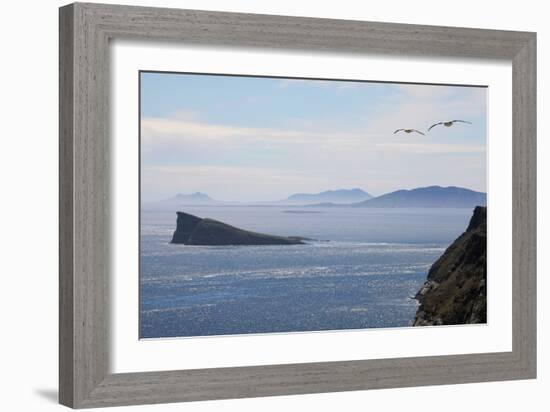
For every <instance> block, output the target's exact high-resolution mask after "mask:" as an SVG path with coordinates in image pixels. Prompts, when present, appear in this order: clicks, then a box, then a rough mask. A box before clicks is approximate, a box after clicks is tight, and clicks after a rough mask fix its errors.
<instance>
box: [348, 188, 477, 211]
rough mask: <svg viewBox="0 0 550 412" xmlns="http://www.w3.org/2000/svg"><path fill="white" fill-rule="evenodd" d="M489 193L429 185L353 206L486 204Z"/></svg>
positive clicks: (454, 205)
mask: <svg viewBox="0 0 550 412" xmlns="http://www.w3.org/2000/svg"><path fill="white" fill-rule="evenodd" d="M486 204H487V194H486V193H482V192H475V191H473V190H470V189H464V188H462V187H456V186H449V187H441V186H429V187H419V188H417V189H411V190H397V191H395V192H391V193H387V194H385V195H382V196H378V197H375V198H372V199H369V200H366V201H363V202H358V203H354V204H353V205H352V206H353V207H449V208H452V207H457V208H463V207H467V208H473V207H475V206H485V205H486Z"/></svg>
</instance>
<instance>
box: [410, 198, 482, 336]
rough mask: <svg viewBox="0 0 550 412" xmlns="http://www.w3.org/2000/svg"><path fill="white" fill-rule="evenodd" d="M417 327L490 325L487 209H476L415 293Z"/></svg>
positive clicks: (414, 323) (415, 320)
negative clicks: (464, 229)
mask: <svg viewBox="0 0 550 412" xmlns="http://www.w3.org/2000/svg"><path fill="white" fill-rule="evenodd" d="M415 297H416V299H418V301H419V303H420V306H419V308H418V310H417V313H416V317H415V319H414V322H413V325H414V326H427V325H457V324H467V323H486V322H487V208H486V207H481V206H477V207H476V208H475V209H474V213H473V216H472V218H471V220H470V224H469V225H468V228H467V230H466V232H464V233H463V234H462V235H460V236H459V237H458V238H457V239H456V240H455V241H454V242H453V244H451V246H449V247H448V248H447V250H446V251H445V253H443V255H442V256H441V257H440V258H439V259H438V260H437V261H436V262H435V263H434V264H433V265H432V267H431V268H430V270H429V272H428V279H427V281H426V282H425V283H424V285H423V286H422V288H421V289H420V290H419V291H418V293H417V294H416V296H415Z"/></svg>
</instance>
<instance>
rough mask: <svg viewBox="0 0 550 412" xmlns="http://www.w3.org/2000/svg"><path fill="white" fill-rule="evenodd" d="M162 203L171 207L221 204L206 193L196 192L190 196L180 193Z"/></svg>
mask: <svg viewBox="0 0 550 412" xmlns="http://www.w3.org/2000/svg"><path fill="white" fill-rule="evenodd" d="M161 203H163V204H169V205H187V206H204V205H215V204H220V203H221V202H219V201H217V200H214V199H212V198H211V197H210V196H208V195H207V194H206V193H201V192H195V193H190V194H185V193H178V194H177V195H175V196H173V197H170V198H168V199H164V200H162V201H161Z"/></svg>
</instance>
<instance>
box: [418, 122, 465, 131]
mask: <svg viewBox="0 0 550 412" xmlns="http://www.w3.org/2000/svg"><path fill="white" fill-rule="evenodd" d="M455 123H468V124H472V122H468V121H466V120H449V121H448V122H439V123H435V124H432V125H431V126H430V128H429V129H428V132H429V131H430V130H432V129H433V128H434V127H435V126H439V125H443V126H445V127H451V126H452V125H453V124H455Z"/></svg>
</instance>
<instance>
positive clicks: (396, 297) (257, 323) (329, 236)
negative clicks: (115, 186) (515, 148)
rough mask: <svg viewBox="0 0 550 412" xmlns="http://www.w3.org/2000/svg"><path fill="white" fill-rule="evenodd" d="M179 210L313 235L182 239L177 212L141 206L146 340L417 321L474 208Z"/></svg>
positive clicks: (142, 305) (142, 302)
mask: <svg viewBox="0 0 550 412" xmlns="http://www.w3.org/2000/svg"><path fill="white" fill-rule="evenodd" d="M179 210H182V211H184V212H186V213H191V214H194V215H197V216H200V217H209V218H213V219H217V220H220V221H222V222H225V223H227V224H231V225H233V226H237V227H239V228H242V229H246V230H252V231H257V232H263V233H268V234H273V235H282V236H303V237H307V238H311V239H314V240H312V241H308V242H307V244H305V245H285V246H186V245H175V244H170V240H171V237H172V234H173V231H174V229H175V227H176V213H175V211H176V210H175V209H174V210H147V209H142V211H141V236H140V337H141V338H163V337H188V336H207V335H228V334H246V333H273V332H298V331H322V330H341V329H358V328H383V327H406V326H410V324H411V322H412V320H413V318H414V315H415V312H416V308H417V302H416V301H415V300H414V299H412V297H414V295H415V293H416V292H417V291H418V289H419V288H420V287H421V285H422V284H423V282H424V281H425V280H426V275H427V272H428V270H429V268H430V266H431V265H432V264H433V263H434V262H435V261H436V260H437V258H438V257H439V256H441V254H442V253H443V252H444V250H445V249H446V247H448V246H449V245H450V244H451V243H452V241H453V240H454V239H455V238H456V237H458V236H459V235H460V234H461V233H462V232H463V231H464V230H465V229H466V227H467V225H468V221H469V219H470V217H471V214H472V210H470V209H437V208H435V209H432V208H430V209H427V208H426V209H403V208H395V209H372V208H346V207H334V208H307V209H306V208H292V207H267V206H215V207H214V206H210V207H208V206H204V207H183V208H179ZM297 212H298V213H297ZM303 212H307V213H303Z"/></svg>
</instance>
